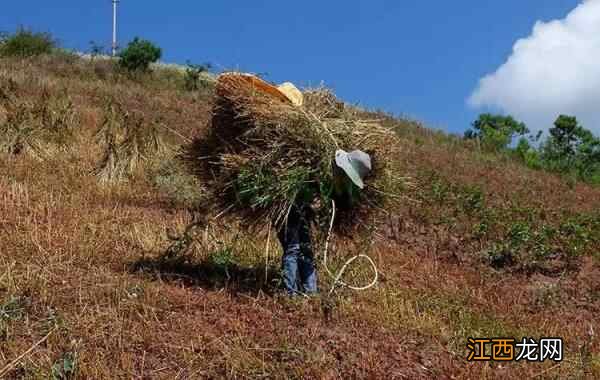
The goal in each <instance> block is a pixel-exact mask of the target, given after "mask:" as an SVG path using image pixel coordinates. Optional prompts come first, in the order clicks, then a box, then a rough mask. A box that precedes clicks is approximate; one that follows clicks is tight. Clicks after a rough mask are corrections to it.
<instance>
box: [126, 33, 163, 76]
mask: <svg viewBox="0 0 600 380" xmlns="http://www.w3.org/2000/svg"><path fill="white" fill-rule="evenodd" d="M119 57H120V60H119V65H120V66H121V67H122V68H124V69H126V70H127V71H129V72H145V71H148V68H149V67H150V64H151V63H154V62H156V61H158V60H159V59H160V57H162V50H161V48H159V47H158V46H156V45H155V44H153V43H152V42H150V41H148V40H143V39H140V38H138V37H135V38H134V39H133V41H131V42H130V43H129V44H128V45H127V47H126V48H125V49H123V50H122V51H121V53H120V54H119Z"/></svg>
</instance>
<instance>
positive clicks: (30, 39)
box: [0, 28, 57, 58]
mask: <svg viewBox="0 0 600 380" xmlns="http://www.w3.org/2000/svg"><path fill="white" fill-rule="evenodd" d="M56 46H57V43H56V41H55V40H54V39H53V38H52V35H50V34H49V33H39V32H33V31H31V30H28V29H24V28H19V29H18V30H17V31H16V32H15V33H14V34H12V35H8V36H6V37H5V38H3V39H2V40H1V41H0V55H2V56H9V57H20V58H26V57H32V56H36V55H41V54H50V53H52V51H53V50H54V48H55V47H56Z"/></svg>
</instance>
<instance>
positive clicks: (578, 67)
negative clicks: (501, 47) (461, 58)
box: [468, 0, 600, 135]
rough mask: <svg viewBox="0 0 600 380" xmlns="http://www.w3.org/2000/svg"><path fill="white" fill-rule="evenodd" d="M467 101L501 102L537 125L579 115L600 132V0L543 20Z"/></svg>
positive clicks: (492, 104) (478, 104)
mask: <svg viewBox="0 0 600 380" xmlns="http://www.w3.org/2000/svg"><path fill="white" fill-rule="evenodd" d="M468 102H469V104H470V105H471V106H473V107H485V106H489V107H492V108H499V109H501V110H502V111H504V112H506V113H509V114H511V115H513V116H514V117H516V118H517V119H520V120H522V121H524V122H525V123H526V124H527V125H528V126H529V127H530V129H532V130H547V129H548V128H549V127H550V126H552V123H553V121H554V120H555V119H556V117H557V116H558V115H559V114H569V115H575V116H577V118H578V119H579V120H580V122H581V124H582V125H583V126H584V127H586V128H588V129H590V130H592V131H593V132H594V133H595V134H596V135H600V0H586V1H584V2H583V3H581V4H580V5H579V6H577V8H575V9H574V10H573V11H571V12H570V13H569V14H568V15H567V16H566V18H564V19H561V20H554V21H550V22H540V21H538V22H537V23H536V24H535V26H534V27H533V31H532V33H531V35H530V36H529V37H527V38H524V39H521V40H518V41H517V42H516V43H515V45H514V47H513V52H512V55H511V56H510V57H509V58H508V60H507V61H506V62H505V63H504V64H503V65H502V66H500V67H499V68H498V69H497V70H496V72H494V73H493V74H490V75H487V76H485V77H484V78H482V79H481V80H480V81H479V85H478V87H477V88H476V89H475V91H474V92H473V94H472V95H471V96H470V98H469V99H468Z"/></svg>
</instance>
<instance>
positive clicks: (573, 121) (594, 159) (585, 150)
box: [542, 115, 600, 181]
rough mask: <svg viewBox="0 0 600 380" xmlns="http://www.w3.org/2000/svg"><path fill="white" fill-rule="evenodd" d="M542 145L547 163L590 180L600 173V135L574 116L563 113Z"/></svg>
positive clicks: (548, 166)
mask: <svg viewBox="0 0 600 380" xmlns="http://www.w3.org/2000/svg"><path fill="white" fill-rule="evenodd" d="M549 132H550V136H549V137H548V139H547V140H546V142H545V143H544V144H543V146H542V158H543V160H544V163H545V165H546V167H547V168H548V169H550V170H553V171H558V172H561V173H572V174H574V175H576V176H577V177H579V178H580V179H582V180H586V181H590V180H591V179H592V178H598V177H599V176H600V139H598V138H597V137H595V136H594V135H593V133H592V132H591V131H589V130H588V129H585V128H584V127H582V126H581V125H580V124H579V122H578V121H577V118H576V117H574V116H567V115H560V116H559V117H558V118H557V119H556V121H555V122H554V127H553V128H550V131H549Z"/></svg>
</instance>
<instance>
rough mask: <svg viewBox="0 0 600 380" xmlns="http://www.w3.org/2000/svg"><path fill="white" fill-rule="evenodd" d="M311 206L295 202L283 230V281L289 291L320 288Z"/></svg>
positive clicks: (289, 292)
mask: <svg viewBox="0 0 600 380" xmlns="http://www.w3.org/2000/svg"><path fill="white" fill-rule="evenodd" d="M310 212H311V210H310V208H309V207H308V206H293V207H292V209H291V210H290V213H289V215H288V219H287V223H285V224H284V225H283V226H282V227H281V229H280V230H279V233H278V237H279V241H280V242H281V246H282V247H283V258H282V276H283V284H284V285H285V288H286V290H287V292H288V294H289V295H295V294H298V293H306V294H310V293H316V292H317V271H316V269H315V260H314V255H313V251H312V244H311V241H310V219H309V218H310V217H309V214H310Z"/></svg>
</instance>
